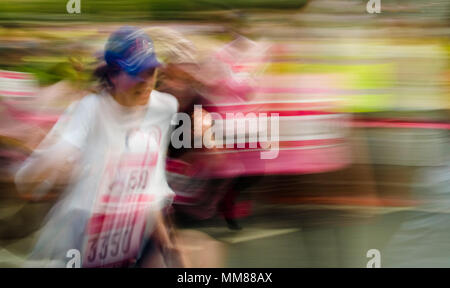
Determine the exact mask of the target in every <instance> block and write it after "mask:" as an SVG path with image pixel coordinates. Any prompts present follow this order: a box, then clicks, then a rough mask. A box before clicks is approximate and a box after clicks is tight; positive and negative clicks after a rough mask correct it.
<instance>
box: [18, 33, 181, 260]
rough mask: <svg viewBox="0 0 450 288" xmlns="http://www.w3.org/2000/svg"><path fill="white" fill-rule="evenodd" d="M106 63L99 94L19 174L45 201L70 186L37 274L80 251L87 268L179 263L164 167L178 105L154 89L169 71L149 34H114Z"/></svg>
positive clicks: (39, 251)
mask: <svg viewBox="0 0 450 288" xmlns="http://www.w3.org/2000/svg"><path fill="white" fill-rule="evenodd" d="M104 60H105V62H106V63H105V64H103V65H102V66H100V67H99V68H97V70H96V72H95V75H96V76H97V77H98V79H99V82H100V87H99V89H98V93H95V94H90V95H88V96H86V97H84V98H83V99H82V100H80V101H79V102H77V103H76V104H74V105H71V106H70V107H69V108H68V109H67V111H66V113H65V114H64V115H63V116H62V117H61V118H60V119H59V120H58V122H57V124H56V125H55V127H54V128H53V129H52V131H51V132H50V133H49V135H48V136H47V137H46V139H45V140H44V141H43V142H42V143H41V144H40V147H39V148H38V149H37V150H36V151H34V153H33V154H32V156H31V157H30V158H29V159H28V160H27V161H26V162H25V163H24V165H23V166H22V168H21V169H20V170H19V171H18V173H17V175H16V183H17V186H18V189H19V191H21V192H23V193H27V192H29V193H32V194H33V196H34V197H36V198H38V197H40V196H42V195H43V194H44V193H45V192H46V191H48V188H49V187H51V186H52V185H55V184H58V183H61V182H62V183H65V182H68V183H69V185H68V187H67V189H66V193H65V194H64V195H63V196H62V199H61V200H60V201H59V203H58V204H57V205H56V206H55V207H54V208H53V209H52V211H51V212H50V214H49V216H48V222H47V224H46V225H45V227H44V228H43V230H42V234H41V236H40V239H39V241H38V243H37V245H36V247H35V249H34V251H33V253H32V255H31V260H35V261H37V262H35V261H30V262H29V265H30V266H47V267H65V266H66V263H67V261H68V260H69V259H68V258H67V257H66V256H67V252H68V251H69V250H71V249H77V250H78V251H80V254H81V258H82V260H81V262H82V264H81V265H82V267H130V266H134V265H135V263H136V262H137V263H138V264H139V265H141V266H152V267H155V266H156V267H165V266H167V263H166V262H165V260H164V257H163V256H164V255H162V254H161V253H159V252H160V251H165V252H169V253H163V254H165V255H174V254H173V253H172V252H173V251H174V249H172V248H174V246H173V243H171V241H170V237H169V234H168V232H167V230H166V226H165V225H164V221H163V217H162V212H161V211H162V209H164V207H166V206H167V204H168V203H170V201H171V199H172V195H173V192H172V191H171V189H170V188H169V187H168V185H167V182H166V179H165V172H164V171H165V168H164V167H165V152H166V150H167V145H168V134H169V130H170V120H171V118H172V116H173V114H174V113H176V111H177V108H178V103H177V101H176V99H175V98H174V97H173V96H171V95H169V94H166V93H161V92H158V91H156V90H153V87H154V81H155V78H156V77H155V74H156V69H157V68H158V67H159V66H160V63H159V62H158V60H157V58H156V55H155V52H154V47H153V42H152V40H151V39H150V37H148V36H147V35H146V34H145V33H144V32H143V31H142V30H139V29H137V28H135V27H122V28H120V29H119V30H117V31H116V32H114V33H113V34H112V35H111V36H110V38H109V39H108V42H107V44H106V46H105V52H104ZM42 261H44V262H42Z"/></svg>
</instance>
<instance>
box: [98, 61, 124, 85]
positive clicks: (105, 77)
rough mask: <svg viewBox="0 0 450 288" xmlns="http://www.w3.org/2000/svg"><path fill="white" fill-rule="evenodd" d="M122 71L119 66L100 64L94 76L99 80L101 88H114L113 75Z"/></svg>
mask: <svg viewBox="0 0 450 288" xmlns="http://www.w3.org/2000/svg"><path fill="white" fill-rule="evenodd" d="M120 72H121V69H120V68H119V67H117V66H110V65H108V64H106V63H103V64H101V65H99V66H98V67H97V68H96V69H95V70H94V77H95V78H96V79H97V81H98V87H97V88H99V89H101V90H103V89H107V90H113V89H114V84H113V83H112V82H111V77H114V76H116V75H118V74H119V73H120Z"/></svg>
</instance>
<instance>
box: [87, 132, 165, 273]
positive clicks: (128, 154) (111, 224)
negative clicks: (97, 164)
mask: <svg viewBox="0 0 450 288" xmlns="http://www.w3.org/2000/svg"><path fill="white" fill-rule="evenodd" d="M159 140H160V139H159V134H158V133H157V132H155V131H151V132H147V133H145V132H142V131H137V132H136V131H132V132H130V133H129V134H127V139H126V141H127V143H126V149H125V152H123V153H122V154H121V156H120V157H111V158H110V159H109V161H108V164H107V166H106V169H105V173H104V174H103V178H102V180H101V182H100V187H99V190H98V197H97V200H96V202H95V205H94V209H93V213H92V216H91V217H90V219H89V222H88V226H87V231H86V237H85V241H84V251H83V267H86V268H87V267H122V266H127V265H128V264H129V263H130V261H133V260H135V259H136V258H137V257H138V253H139V249H140V247H141V245H142V241H143V239H144V237H145V235H144V232H145V231H146V227H147V226H148V225H150V224H153V223H149V220H150V219H151V217H150V216H151V213H152V209H154V208H153V207H154V205H152V204H154V203H155V200H156V195H155V194H154V193H155V191H151V189H149V188H150V187H149V183H150V180H151V178H152V175H153V172H154V169H155V167H156V163H157V160H158V151H159Z"/></svg>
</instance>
